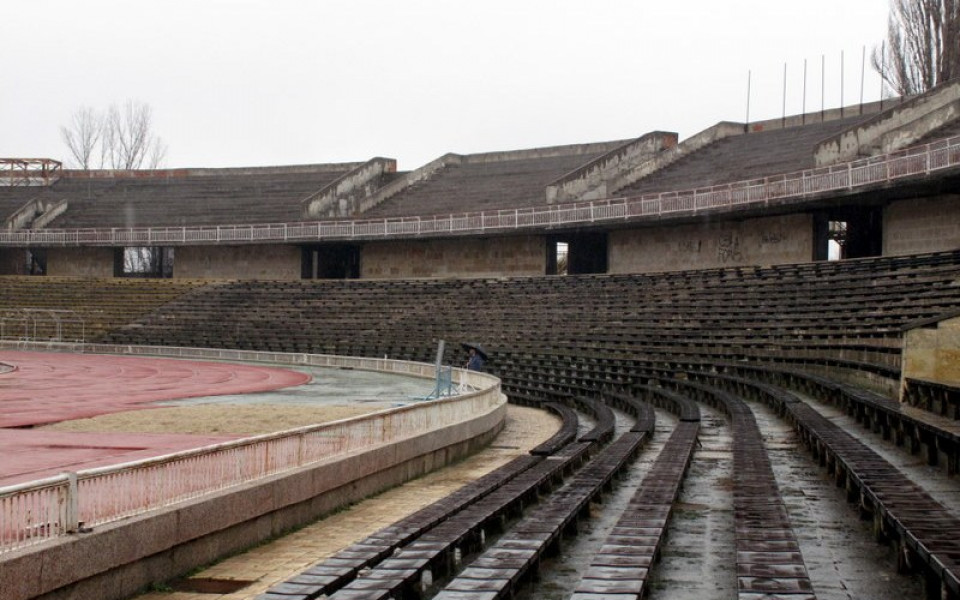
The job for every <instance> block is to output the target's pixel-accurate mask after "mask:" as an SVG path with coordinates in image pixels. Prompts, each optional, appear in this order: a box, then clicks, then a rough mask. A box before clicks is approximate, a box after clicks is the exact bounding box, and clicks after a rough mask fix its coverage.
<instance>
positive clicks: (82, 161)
mask: <svg viewBox="0 0 960 600" xmlns="http://www.w3.org/2000/svg"><path fill="white" fill-rule="evenodd" d="M102 135H103V121H102V119H101V118H100V115H99V114H97V111H96V110H94V109H92V108H90V107H89V106H81V107H80V108H78V109H77V111H76V112H75V113H73V118H72V119H71V123H70V127H64V126H61V127H60V137H62V138H63V142H64V143H65V144H66V145H67V149H68V150H70V156H71V158H72V159H73V161H74V163H75V164H76V166H77V167H78V168H80V169H89V168H91V167H92V166H93V165H92V164H91V161H92V160H93V156H94V151H95V150H96V148H97V144H98V143H99V142H100V138H101V136H102Z"/></svg>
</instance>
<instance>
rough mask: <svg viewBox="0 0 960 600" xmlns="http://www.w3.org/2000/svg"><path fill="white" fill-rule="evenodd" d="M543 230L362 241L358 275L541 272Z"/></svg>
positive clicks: (543, 264)
mask: <svg viewBox="0 0 960 600" xmlns="http://www.w3.org/2000/svg"><path fill="white" fill-rule="evenodd" d="M546 269H547V255H546V246H545V241H544V238H543V237H542V236H534V235H530V236H520V237H502V238H500V237H498V238H474V237H470V238H463V239H457V240H398V241H388V242H370V243H367V244H364V246H363V250H362V258H361V268H360V270H361V277H363V278H365V279H399V278H407V277H506V276H523V275H543V274H545V273H546Z"/></svg>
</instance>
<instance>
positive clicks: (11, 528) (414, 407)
mask: <svg viewBox="0 0 960 600" xmlns="http://www.w3.org/2000/svg"><path fill="white" fill-rule="evenodd" d="M0 346H3V347H16V348H31V349H36V348H57V349H62V350H63V349H65V350H79V349H82V351H84V352H93V353H110V354H130V355H144V356H146V355H149V356H163V357H178V358H191V359H211V360H241V361H252V362H269V363H276V364H282V365H291V366H295V365H300V366H314V367H339V368H352V369H361V370H370V371H379V372H384V373H396V374H403V375H413V376H417V377H424V378H426V379H433V378H435V376H436V371H435V366H434V365H430V364H424V363H415V362H409V361H399V360H389V359H374V358H359V357H346V356H332V355H322V354H288V353H281V352H253V351H243V350H218V349H206V348H174V347H157V346H108V345H96V344H84V345H82V346H81V345H73V344H56V345H54V344H25V343H16V344H13V343H5V344H0ZM454 379H455V380H456V381H457V383H459V384H464V385H465V386H466V387H467V388H468V389H473V390H476V391H472V392H469V393H465V394H461V395H460V396H454V397H447V398H442V399H437V400H431V401H426V402H415V403H411V404H409V405H407V406H402V407H397V408H391V409H388V410H384V411H381V412H377V413H371V414H368V415H361V416H358V417H353V418H350V419H344V420H340V421H334V422H330V423H324V424H322V425H314V426H310V427H302V428H298V429H293V430H289V431H284V432H280V433H274V434H269V435H260V436H255V437H251V438H247V439H243V440H235V441H231V442H225V443H221V444H216V445H213V446H208V447H205V448H199V449H195V450H189V451H184V452H177V453H174V454H169V455H166V456H161V457H157V458H152V459H146V460H139V461H135V462H130V463H125V464H122V465H116V466H109V467H101V468H96V469H89V470H84V471H79V472H77V473H66V474H63V475H58V476H55V477H49V478H46V479H43V480H39V481H35V482H30V483H24V484H20V485H14V486H8V487H3V488H0V553H2V552H4V551H9V550H13V549H16V548H21V547H24V546H28V545H32V544H36V543H40V542H43V541H46V540H49V539H53V538H56V537H58V536H61V535H65V534H66V533H69V532H72V531H76V530H77V529H78V528H79V527H80V526H81V525H83V526H87V527H91V526H96V525H100V524H103V523H108V522H111V521H116V520H118V519H123V518H126V517H130V516H134V515H138V514H141V513H144V512H146V511H149V510H153V509H157V508H161V507H164V506H169V505H171V504H174V503H177V502H182V501H184V500H189V499H193V498H198V497H200V496H203V495H205V494H210V493H212V492H216V491H219V490H223V489H226V488H229V487H232V486H236V485H241V484H244V483H248V482H251V481H256V480H258V479H261V478H264V477H269V476H272V475H276V474H278V473H283V472H285V471H290V470H292V469H297V468H300V467H304V466H307V465H311V464H316V463H319V462H323V461H330V460H336V459H338V458H342V457H343V456H346V455H348V454H355V453H357V452H362V451H365V450H368V449H371V448H374V447H376V446H380V445H383V444H388V443H392V442H396V441H399V440H402V439H405V438H409V437H412V436H416V435H421V434H424V433H427V432H429V431H433V430H435V429H437V428H441V427H447V426H450V425H454V424H457V423H463V422H466V421H469V420H471V419H474V418H477V417H480V416H483V415H486V414H489V413H491V412H492V411H495V410H497V409H498V408H499V407H500V406H502V404H503V403H504V402H505V399H504V398H503V396H502V395H501V393H500V381H499V380H498V379H497V378H495V377H493V376H491V375H486V374H483V373H476V372H472V371H463V370H461V369H454Z"/></svg>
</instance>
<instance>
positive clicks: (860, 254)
mask: <svg viewBox="0 0 960 600" xmlns="http://www.w3.org/2000/svg"><path fill="white" fill-rule="evenodd" d="M813 230H814V233H813V239H814V256H813V259H814V260H843V259H846V258H866V257H869V256H880V255H882V254H883V209H882V208H881V207H877V206H849V207H843V208H836V209H832V210H829V211H823V212H821V213H817V214H816V215H815V216H814V220H813Z"/></svg>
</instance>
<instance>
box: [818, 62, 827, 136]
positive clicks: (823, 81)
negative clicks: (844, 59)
mask: <svg viewBox="0 0 960 600" xmlns="http://www.w3.org/2000/svg"><path fill="white" fill-rule="evenodd" d="M826 90H827V55H826V54H821V55H820V122H821V123H823V122H824V121H826V120H827V114H826V109H825V106H826V102H825V100H826V97H827V92H826Z"/></svg>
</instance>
